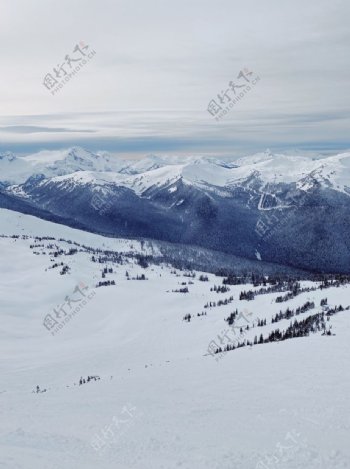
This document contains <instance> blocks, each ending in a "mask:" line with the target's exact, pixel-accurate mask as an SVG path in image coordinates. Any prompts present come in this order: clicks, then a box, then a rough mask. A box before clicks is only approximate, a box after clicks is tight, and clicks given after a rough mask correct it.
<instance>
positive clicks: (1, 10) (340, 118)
mask: <svg viewBox="0 0 350 469" xmlns="http://www.w3.org/2000/svg"><path fill="white" fill-rule="evenodd" d="M349 20H350V1H349V0H327V1H325V0H308V1H305V0H303V1H301V0H265V1H261V0H249V1H243V0H239V1H237V0H221V1H220V0H216V1H214V0H198V1H197V0H173V1H168V0H158V1H157V0H74V1H72V0H70V1H68V0H30V1H28V0H2V1H1V5H0V48H1V74H0V84H1V86H0V151H4V150H10V151H14V152H15V153H31V152H34V151H37V150H41V149H54V148H62V147H68V146H72V145H81V146H83V147H85V148H87V149H91V150H108V151H111V152H113V153H116V154H119V155H121V156H124V157H125V156H135V155H144V154H148V153H156V154H174V153H175V154H176V153H185V154H210V155H222V156H224V155H237V156H238V155H242V154H249V153H253V152H256V151H260V150H264V149H265V148H270V149H272V150H276V151H277V150H278V151H286V152H293V151H300V152H302V153H307V152H310V154H313V153H318V152H320V153H325V152H339V151H342V150H345V149H349V148H350V132H349V130H350V125H349V124H350V117H349V110H350V92H349V85H350V64H349V61H350V54H349V46H350V27H349ZM81 42H83V43H84V44H85V45H88V46H89V47H87V48H86V49H82V47H84V44H80V43H81ZM77 44H78V45H79V44H80V45H79V47H80V50H81V51H82V52H79V50H77V51H76V52H73V49H74V47H75V46H76V45H77ZM92 51H95V55H93V54H91V52H92ZM88 53H90V59H89V58H88V57H87V55H86V56H85V58H84V60H85V61H86V63H85V65H83V66H81V68H80V70H79V71H77V72H76V74H75V75H74V76H72V77H71V78H70V80H69V81H68V82H67V83H65V84H64V85H63V87H62V88H61V89H59V90H58V91H57V92H55V94H54V95H52V90H51V91H50V90H49V89H47V88H46V87H45V86H44V84H43V80H44V77H45V76H46V75H47V74H49V73H50V74H51V75H52V76H54V71H53V68H54V67H56V68H60V66H61V65H63V64H65V65H64V67H63V69H65V70H66V71H67V72H69V71H70V67H69V65H68V64H67V59H66V56H67V55H68V56H69V57H70V58H71V59H75V62H73V61H72V62H71V65H72V66H76V65H78V64H80V62H81V60H83V54H88ZM79 59H81V60H79ZM57 66H58V67H57ZM245 68H247V69H249V70H250V71H252V72H254V75H255V76H259V77H260V80H259V82H257V83H256V85H255V86H251V89H250V91H249V92H247V93H246V94H245V95H244V97H243V98H242V99H241V100H240V101H239V102H237V103H236V104H235V105H234V106H233V107H232V108H231V109H230V110H229V112H228V113H227V114H226V115H225V116H224V117H223V118H222V119H220V120H219V121H217V120H215V118H214V117H213V116H212V115H210V114H209V112H208V111H207V107H208V104H209V102H210V101H211V100H212V99H215V100H216V101H217V103H219V101H218V97H217V94H218V93H221V92H222V91H223V90H224V91H225V90H227V89H228V88H229V85H228V84H229V82H230V81H233V82H234V83H237V84H239V83H243V82H244V80H243V78H240V79H239V80H238V79H237V76H238V74H239V72H240V71H241V70H243V69H245ZM63 69H61V70H60V71H59V74H60V78H59V77H57V80H58V81H60V80H61V79H62V78H63V75H64V72H63ZM250 78H251V76H250ZM230 92H231V91H230ZM229 96H231V98H233V97H234V96H233V93H232V92H231V95H230V94H229ZM225 100H226V101H227V102H228V98H225Z"/></svg>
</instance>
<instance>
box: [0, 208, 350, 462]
mask: <svg viewBox="0 0 350 469" xmlns="http://www.w3.org/2000/svg"><path fill="white" fill-rule="evenodd" d="M0 234H3V235H6V236H9V235H20V236H22V235H28V236H53V237H55V238H56V240H58V239H59V238H64V239H66V240H71V241H76V242H78V243H84V244H86V245H90V246H94V247H101V248H102V249H107V248H108V249H114V250H116V251H119V252H120V251H123V246H124V251H125V252H130V251H133V250H134V251H140V252H142V247H141V245H140V244H137V245H136V243H137V242H135V241H130V240H118V239H108V238H104V237H101V236H97V235H93V234H89V233H84V232H80V231H79V230H74V229H71V228H67V227H64V226H60V225H57V224H54V223H49V222H46V221H42V220H38V219H35V218H34V217H31V216H27V215H20V214H16V213H13V212H9V211H7V210H0ZM50 243H54V244H56V245H57V246H58V247H60V248H62V249H64V250H67V249H68V248H69V247H72V246H71V245H70V244H68V243H67V242H65V241H45V240H43V241H35V240H33V239H32V238H29V239H21V238H19V239H15V238H9V237H2V238H0V253H1V264H0V275H1V282H0V314H1V329H0V338H1V340H0V357H1V358H0V364H1V365H0V366H1V373H0V376H1V383H0V416H1V418H0V467H1V469H34V468H35V469H62V468H64V469H77V468H84V469H90V468H91V469H92V468H94V469H95V468H99V469H107V468H108V469H110V468H113V469H119V468H120V469H161V468H162V469H175V468H176V469H179V468H182V469H206V468H208V469H209V468H210V469H213V468H214V469H219V468H220V469H233V468H239V469H251V468H257V469H258V468H264V467H268V468H271V467H272V468H281V469H282V468H283V469H300V468H304V467H305V468H307V469H316V468H317V469H340V468H349V467H350V447H349V430H350V417H349V415H350V414H349V397H348V396H349V395H350V367H349V350H350V345H349V334H350V312H349V311H344V312H342V313H339V314H337V315H335V316H334V317H332V318H331V323H332V327H333V332H334V334H335V335H333V336H330V337H323V336H321V335H320V333H317V334H313V335H311V336H310V337H306V338H299V339H292V340H287V341H285V342H280V343H273V344H264V345H257V346H254V347H251V348H250V347H245V348H241V349H238V350H235V351H231V352H228V353H227V354H226V355H224V356H223V357H222V358H221V359H220V360H218V361H217V360H216V359H215V357H213V356H211V355H210V354H208V352H207V348H208V344H209V343H210V341H211V340H216V341H217V340H218V338H217V336H218V335H220V334H222V333H223V331H225V330H227V323H226V322H225V320H224V319H225V318H226V317H227V316H228V315H229V313H230V312H231V311H234V310H235V309H236V308H238V309H239V311H243V310H246V311H249V312H251V313H252V315H251V317H252V321H254V320H256V318H258V317H266V318H271V316H272V314H275V313H276V312H278V311H279V310H280V309H283V310H284V309H285V308H286V307H287V306H290V307H292V308H295V307H297V306H300V305H302V304H304V303H305V302H306V301H307V300H308V299H310V300H314V301H315V303H316V308H315V310H312V311H310V314H311V313H315V312H316V311H319V306H318V305H319V303H320V299H321V298H324V297H328V302H329V304H330V305H335V304H337V305H338V304H340V303H341V304H343V306H347V305H348V304H350V295H349V293H350V289H349V286H347V287H340V288H330V289H327V290H326V291H320V290H317V291H312V292H308V293H303V294H301V295H299V296H297V297H296V298H294V299H293V300H291V301H289V302H288V303H283V304H282V306H281V305H279V304H277V303H275V302H274V299H275V298H276V296H277V294H267V295H261V296H258V297H257V298H256V299H255V300H254V301H250V302H248V301H239V300H238V297H239V292H240V291H241V290H244V289H250V288H253V287H252V286H251V285H240V286H231V287H230V288H231V290H230V292H227V293H224V294H217V293H215V292H211V291H210V287H212V286H213V285H214V284H216V285H218V284H220V283H221V279H220V278H218V277H215V276H214V275H212V274H207V275H208V277H209V282H201V281H199V279H198V276H199V274H200V273H197V275H196V278H194V279H190V278H188V277H184V275H183V274H184V273H183V272H180V271H175V273H174V269H173V268H171V267H167V266H165V265H163V266H154V265H150V266H149V267H148V268H147V269H142V268H141V267H140V266H139V265H137V264H136V263H135V262H134V261H133V260H131V259H130V260H129V261H128V262H127V263H126V264H124V265H114V264H113V265H112V264H110V267H113V269H114V273H112V274H108V275H107V278H108V279H114V280H115V282H116V285H114V286H109V287H101V288H95V285H96V282H97V281H98V280H101V270H102V268H103V265H100V264H98V263H93V262H91V255H90V254H88V253H86V252H79V253H77V254H76V255H73V256H59V257H58V258H53V256H52V255H49V254H48V253H49V251H50V248H48V247H47V245H48V244H50ZM33 244H34V245H37V246H36V247H33V248H30V245H33ZM40 245H41V246H40ZM42 245H43V246H42ZM51 251H52V249H51ZM44 253H45V254H44ZM60 261H63V262H64V263H65V264H67V265H69V267H70V271H69V273H68V274H66V275H60V274H59V269H57V268H51V269H48V267H50V266H52V265H53V264H54V262H60ZM126 271H128V272H129V275H130V277H134V276H136V275H137V274H142V273H144V274H145V275H146V277H147V278H148V280H146V281H135V280H127V278H126V275H125V272H126ZM189 280H192V281H193V284H190V285H189V286H188V288H189V290H190V293H188V294H180V293H174V292H172V290H174V289H176V288H179V285H180V284H181V283H182V282H188V281H189ZM81 282H83V283H84V284H85V285H87V286H88V287H89V290H88V292H89V294H91V292H94V293H95V294H94V296H93V297H92V298H91V299H89V300H88V301H87V302H86V305H85V306H84V307H82V308H81V310H80V311H79V312H78V313H77V314H76V315H75V316H74V317H72V319H71V320H70V321H69V322H68V323H67V324H65V325H64V327H63V328H62V330H60V331H59V333H57V334H56V335H54V336H52V335H51V334H50V332H49V331H48V330H46V328H45V327H44V326H43V320H44V317H45V316H46V315H47V314H53V309H54V308H57V307H58V306H59V305H62V304H67V302H66V300H65V299H66V297H67V296H71V297H72V298H75V297H74V296H72V292H73V290H74V287H75V286H76V285H78V284H81ZM305 285H310V286H311V285H313V284H312V283H311V282H303V286H305ZM253 289H254V288H253ZM231 295H233V297H234V301H233V302H232V303H231V304H229V305H227V306H221V307H216V308H209V309H207V315H206V316H200V317H197V316H196V314H197V313H201V312H202V311H203V305H204V304H205V303H206V302H207V301H217V300H218V299H224V298H226V297H229V296H231ZM79 304H80V303H79ZM74 307H75V305H74ZM68 309H69V308H68ZM187 313H188V314H192V315H194V316H195V317H193V318H192V320H191V322H189V323H188V322H186V321H183V316H184V315H185V314H187ZM282 322H283V323H284V326H288V324H289V321H282ZM242 324H245V322H244V321H243V323H242ZM280 324H281V323H280ZM271 328H272V326H271V325H268V326H266V327H264V328H257V329H253V330H252V331H251V332H252V334H259V333H260V332H266V330H269V329H271ZM87 375H99V376H100V377H101V379H100V380H99V381H92V382H90V383H86V384H84V385H82V386H79V385H78V381H79V378H80V377H85V378H86V377H87ZM37 385H39V386H40V388H41V389H44V388H45V389H46V390H47V391H46V392H43V393H39V394H37V393H33V392H32V391H33V390H34V389H35V387H36V386H37ZM98 438H100V444H102V443H103V446H102V447H101V448H100V449H95V448H97V447H96V444H97V443H96V441H97V439H98ZM101 441H102V443H101ZM267 458H270V459H267ZM268 461H270V462H269V463H268ZM263 464H265V466H264V465H263Z"/></svg>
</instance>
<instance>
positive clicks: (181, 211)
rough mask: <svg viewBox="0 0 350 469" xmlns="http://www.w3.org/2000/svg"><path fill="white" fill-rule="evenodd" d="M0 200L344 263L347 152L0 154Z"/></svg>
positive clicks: (112, 225) (119, 225) (100, 223)
mask: <svg viewBox="0 0 350 469" xmlns="http://www.w3.org/2000/svg"><path fill="white" fill-rule="evenodd" d="M0 206H1V207H4V208H10V209H12V210H17V211H20V212H24V213H29V214H32V215H36V216H40V217H41V218H46V219H55V220H58V221H59V222H60V223H62V224H67V225H70V226H77V227H79V228H83V229H85V230H88V231H92V232H98V233H104V234H112V235H116V236H121V237H144V238H152V239H157V240H162V241H170V242H176V243H182V244H186V245H197V246H201V247H205V248H209V249H213V250H217V251H220V252H223V253H227V254H233V255H237V256H241V257H245V258H247V259H255V260H263V261H267V262H275V263H278V264H284V265H288V266H292V267H296V268H302V269H308V270H313V271H324V272H350V237H349V234H350V153H343V154H339V155H335V156H331V157H327V158H323V159H314V160H312V159H310V158H307V157H303V156H287V155H281V154H272V153H271V152H269V151H266V152H264V153H258V154H256V155H253V156H250V157H245V158H241V159H239V160H232V161H230V160H229V159H225V160H220V159H216V158H207V157H202V158H200V157H193V158H192V157H159V156H153V155H150V156H147V157H146V158H144V159H140V160H134V161H130V160H122V159H118V158H116V157H114V156H111V155H109V154H108V153H106V152H98V153H91V152H89V151H86V150H83V149H81V148H71V149H69V150H62V151H54V152H46V151H45V152H40V153H37V154H34V155H30V156H27V157H16V156H15V155H14V154H12V153H4V154H0Z"/></svg>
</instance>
